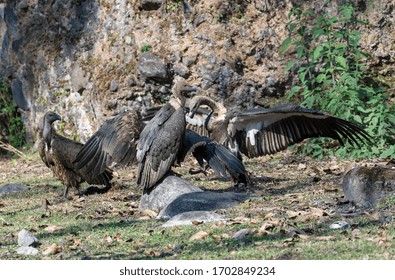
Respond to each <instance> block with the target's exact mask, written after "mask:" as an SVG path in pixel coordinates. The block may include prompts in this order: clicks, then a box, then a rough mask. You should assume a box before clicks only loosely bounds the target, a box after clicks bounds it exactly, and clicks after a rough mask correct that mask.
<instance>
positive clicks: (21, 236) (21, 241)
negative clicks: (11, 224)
mask: <svg viewBox="0 0 395 280" xmlns="http://www.w3.org/2000/svg"><path fill="white" fill-rule="evenodd" d="M18 245H19V246H25V247H28V246H37V245H39V242H38V239H37V237H35V236H34V235H33V234H32V233H31V232H30V231H28V230H26V229H22V230H21V231H20V232H19V233H18Z"/></svg>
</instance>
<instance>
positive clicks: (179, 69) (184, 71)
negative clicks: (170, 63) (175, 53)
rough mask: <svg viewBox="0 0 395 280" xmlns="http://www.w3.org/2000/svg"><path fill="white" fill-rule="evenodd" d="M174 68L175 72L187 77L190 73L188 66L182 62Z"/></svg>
mask: <svg viewBox="0 0 395 280" xmlns="http://www.w3.org/2000/svg"><path fill="white" fill-rule="evenodd" d="M173 69H174V73H175V74H177V75H178V76H181V77H183V78H187V77H188V75H189V70H188V68H187V67H186V66H184V65H182V64H177V65H174V67H173Z"/></svg>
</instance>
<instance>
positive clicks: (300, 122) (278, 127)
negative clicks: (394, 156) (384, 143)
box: [188, 95, 370, 160]
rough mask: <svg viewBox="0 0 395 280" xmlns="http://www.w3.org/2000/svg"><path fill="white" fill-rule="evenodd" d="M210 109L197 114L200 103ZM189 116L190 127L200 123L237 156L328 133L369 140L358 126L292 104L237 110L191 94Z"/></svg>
mask: <svg viewBox="0 0 395 280" xmlns="http://www.w3.org/2000/svg"><path fill="white" fill-rule="evenodd" d="M203 105H206V106H208V107H209V109H210V112H209V113H208V114H207V113H206V114H205V115H204V116H203V117H202V116H198V115H197V114H198V113H199V110H200V107H201V106H203ZM188 106H189V118H190V119H192V120H193V119H194V118H195V117H196V116H198V117H200V120H199V119H198V120H195V121H194V122H193V124H192V121H190V123H191V124H192V126H193V127H200V128H199V130H200V131H201V130H204V131H205V135H208V136H209V137H210V138H212V139H213V140H215V141H216V142H218V143H219V144H222V145H224V146H226V147H227V148H228V149H229V150H230V151H231V152H232V153H233V154H234V155H236V156H237V157H238V158H239V159H240V160H241V159H242V156H241V154H244V155H245V156H247V157H249V158H254V157H259V156H263V155H267V154H274V153H276V152H279V151H281V150H285V149H286V148H287V147H288V146H290V145H292V144H295V143H299V142H301V141H303V140H304V139H306V138H313V137H329V138H332V139H335V140H337V141H339V143H340V144H341V145H344V141H343V139H342V138H344V139H346V140H348V141H349V143H350V144H351V145H353V146H354V145H356V146H360V143H361V142H362V143H363V142H364V141H368V142H370V136H369V134H368V133H367V132H366V131H365V130H363V129H362V128H360V127H359V126H357V125H355V124H353V123H351V122H348V121H345V120H342V119H340V118H337V117H334V116H331V115H329V114H327V113H323V112H320V111H317V110H312V109H307V108H303V107H300V106H297V105H294V104H283V105H279V106H277V107H274V108H269V109H263V108H254V109H247V110H244V111H239V110H237V109H231V110H227V109H226V108H225V107H224V106H223V105H222V104H221V103H219V102H216V101H214V100H212V99H211V98H209V97H207V96H201V95H197V96H194V97H193V98H192V99H191V100H190V102H189V104H188Z"/></svg>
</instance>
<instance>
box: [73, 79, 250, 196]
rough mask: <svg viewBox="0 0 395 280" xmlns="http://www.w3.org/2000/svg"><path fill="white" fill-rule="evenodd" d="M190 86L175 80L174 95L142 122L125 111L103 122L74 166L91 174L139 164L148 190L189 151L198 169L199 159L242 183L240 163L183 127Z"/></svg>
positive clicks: (140, 179)
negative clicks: (110, 168)
mask: <svg viewBox="0 0 395 280" xmlns="http://www.w3.org/2000/svg"><path fill="white" fill-rule="evenodd" d="M193 90H195V88H194V87H191V86H189V85H187V84H186V82H185V80H179V81H178V82H176V84H175V85H174V87H173V97H172V98H171V99H170V101H169V102H168V103H166V104H165V105H164V106H162V107H161V108H160V110H159V111H158V112H157V113H156V114H155V116H154V117H153V118H152V119H151V120H150V121H149V122H147V124H145V123H144V122H142V120H141V118H140V117H139V114H138V113H137V112H133V111H130V112H124V113H122V114H120V115H118V116H116V117H114V118H112V119H110V120H108V121H107V122H105V123H104V124H103V125H102V126H101V127H100V128H99V130H98V131H97V132H96V133H95V134H94V135H93V136H92V137H91V138H90V139H89V140H88V141H87V143H85V146H84V148H83V149H82V150H81V151H80V153H79V154H78V155H77V157H76V160H75V163H76V166H77V167H81V168H83V167H84V168H86V169H87V170H88V171H89V172H90V174H91V176H94V175H96V174H98V172H100V171H102V170H104V169H105V168H107V167H109V166H113V164H119V165H121V166H125V165H128V164H131V163H134V162H137V163H138V171H137V184H138V185H139V186H140V187H142V188H144V192H150V190H151V189H152V188H153V187H154V186H155V184H156V183H157V182H158V181H160V180H161V179H162V178H163V176H164V175H165V174H166V173H167V172H168V171H169V170H170V169H171V167H172V165H173V164H174V163H175V162H181V161H183V160H184V158H185V157H186V156H187V155H188V154H190V153H192V154H193V155H194V156H195V158H196V159H197V160H198V163H199V165H200V166H201V168H202V169H205V168H206V166H204V160H205V161H207V164H208V165H209V166H210V167H211V168H212V169H213V170H214V171H215V172H216V173H217V174H218V175H220V176H222V177H225V178H227V177H228V176H227V173H228V174H229V175H230V177H231V178H232V179H233V181H234V182H235V183H247V182H248V180H249V179H248V175H247V173H246V171H245V168H244V166H243V164H242V163H241V162H240V160H238V159H237V158H236V157H235V156H234V155H233V154H232V153H230V152H229V151H228V150H227V149H224V147H222V146H221V145H219V144H218V143H216V142H215V141H212V140H211V139H208V138H207V137H203V136H201V135H198V134H196V133H194V132H193V131H189V130H188V129H186V128H185V127H186V122H185V113H184V108H183V105H184V102H185V97H184V94H186V93H187V92H190V91H193Z"/></svg>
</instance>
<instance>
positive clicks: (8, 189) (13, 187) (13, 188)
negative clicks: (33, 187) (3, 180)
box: [0, 184, 28, 196]
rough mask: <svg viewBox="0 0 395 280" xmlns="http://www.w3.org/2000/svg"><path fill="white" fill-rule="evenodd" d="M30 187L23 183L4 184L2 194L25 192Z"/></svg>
mask: <svg viewBox="0 0 395 280" xmlns="http://www.w3.org/2000/svg"><path fill="white" fill-rule="evenodd" d="M27 190H28V188H27V187H26V186H25V185H21V184H4V185H2V186H0V196H1V195H3V194H8V193H14V192H23V191H27Z"/></svg>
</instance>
